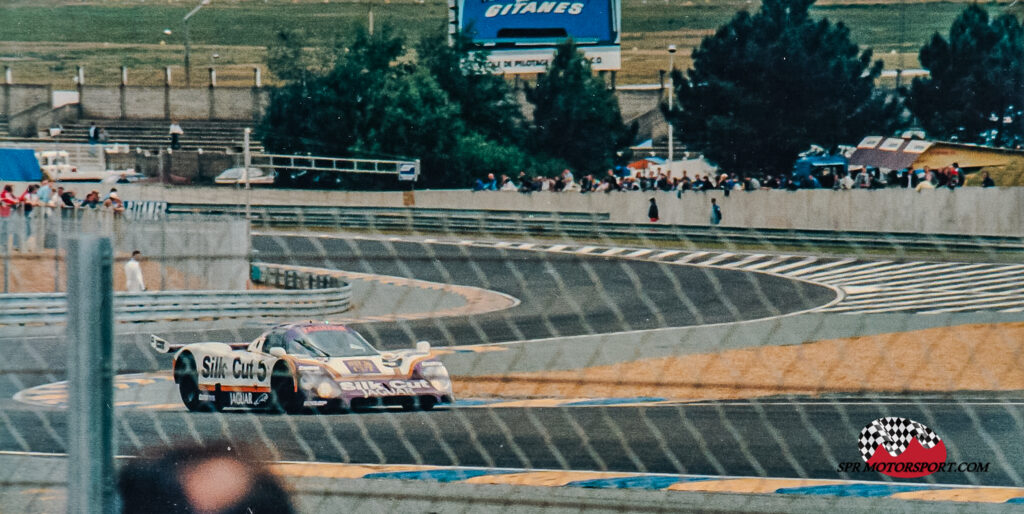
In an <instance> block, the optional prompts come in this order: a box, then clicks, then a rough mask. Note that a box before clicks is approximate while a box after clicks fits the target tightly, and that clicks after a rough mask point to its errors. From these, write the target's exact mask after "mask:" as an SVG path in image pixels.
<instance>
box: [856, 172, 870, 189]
mask: <svg viewBox="0 0 1024 514" xmlns="http://www.w3.org/2000/svg"><path fill="white" fill-rule="evenodd" d="M853 184H854V187H856V188H857V189H869V188H871V174H870V173H868V169H867V168H861V169H860V171H859V172H857V177H856V178H854V179H853Z"/></svg>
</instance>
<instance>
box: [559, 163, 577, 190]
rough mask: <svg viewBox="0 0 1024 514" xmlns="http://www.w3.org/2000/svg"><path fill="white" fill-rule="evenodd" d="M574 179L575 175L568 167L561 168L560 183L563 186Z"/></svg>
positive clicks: (566, 185)
mask: <svg viewBox="0 0 1024 514" xmlns="http://www.w3.org/2000/svg"><path fill="white" fill-rule="evenodd" d="M575 180H576V177H574V176H573V175H572V171H571V170H570V169H569V168H566V169H564V170H562V183H563V185H564V187H568V186H569V184H572V183H573V181H575Z"/></svg>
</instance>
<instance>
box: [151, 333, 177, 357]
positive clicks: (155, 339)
mask: <svg viewBox="0 0 1024 514" xmlns="http://www.w3.org/2000/svg"><path fill="white" fill-rule="evenodd" d="M149 337H150V339H151V341H150V343H149V345H150V346H152V347H153V349H154V350H156V351H157V353H171V352H176V351H178V350H180V349H182V348H184V347H185V345H183V344H174V343H169V342H167V340H166V339H164V338H162V337H159V336H155V335H151V336H149Z"/></svg>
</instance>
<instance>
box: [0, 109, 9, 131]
mask: <svg viewBox="0 0 1024 514" xmlns="http://www.w3.org/2000/svg"><path fill="white" fill-rule="evenodd" d="M10 129H11V125H10V122H9V120H8V119H7V115H6V114H0V136H7V135H10V133H11V130H10Z"/></svg>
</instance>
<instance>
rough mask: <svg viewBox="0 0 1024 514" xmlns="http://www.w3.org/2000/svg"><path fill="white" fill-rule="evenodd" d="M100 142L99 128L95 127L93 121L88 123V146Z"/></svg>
mask: <svg viewBox="0 0 1024 514" xmlns="http://www.w3.org/2000/svg"><path fill="white" fill-rule="evenodd" d="M99 140H100V128H99V127H97V126H96V122H95V121H90V122H89V144H90V145H94V144H96V142H97V141H99Z"/></svg>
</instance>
